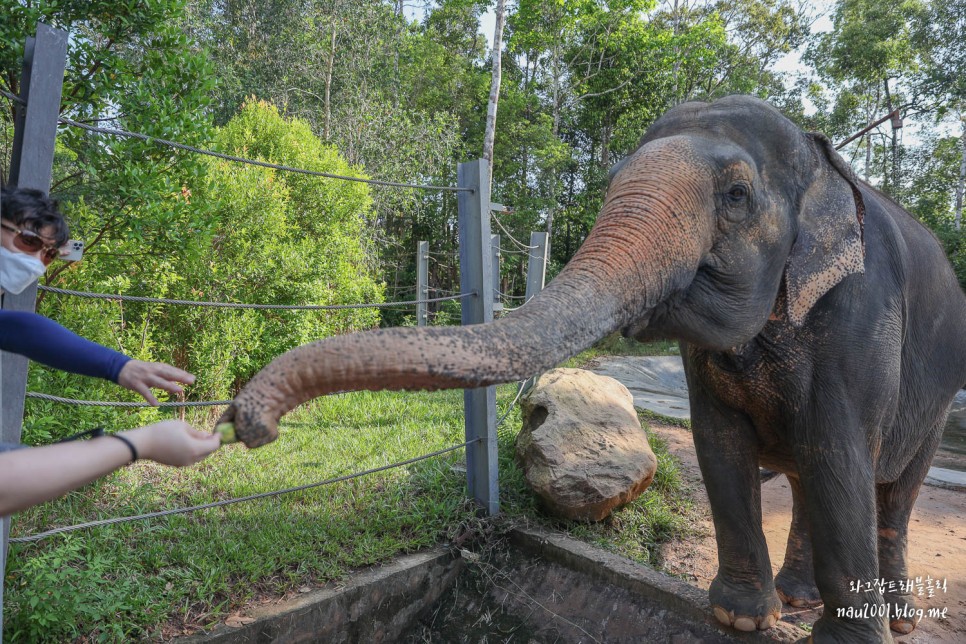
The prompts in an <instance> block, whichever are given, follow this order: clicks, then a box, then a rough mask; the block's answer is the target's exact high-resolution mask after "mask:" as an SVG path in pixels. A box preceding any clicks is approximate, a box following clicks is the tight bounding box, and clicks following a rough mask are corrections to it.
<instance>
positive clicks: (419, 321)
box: [416, 241, 429, 326]
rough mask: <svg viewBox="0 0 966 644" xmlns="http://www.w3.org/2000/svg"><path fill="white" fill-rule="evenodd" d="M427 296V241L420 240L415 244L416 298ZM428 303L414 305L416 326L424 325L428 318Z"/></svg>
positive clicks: (426, 297)
mask: <svg viewBox="0 0 966 644" xmlns="http://www.w3.org/2000/svg"><path fill="white" fill-rule="evenodd" d="M428 298H429V242H428V241H421V242H419V243H418V244H417V246H416V299H417V300H425V299H428ZM428 311H429V309H428V305H427V304H426V302H419V303H418V304H417V305H416V326H426V321H427V319H428V317H429V316H428Z"/></svg>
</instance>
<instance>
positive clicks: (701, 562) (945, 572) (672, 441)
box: [650, 422, 966, 644]
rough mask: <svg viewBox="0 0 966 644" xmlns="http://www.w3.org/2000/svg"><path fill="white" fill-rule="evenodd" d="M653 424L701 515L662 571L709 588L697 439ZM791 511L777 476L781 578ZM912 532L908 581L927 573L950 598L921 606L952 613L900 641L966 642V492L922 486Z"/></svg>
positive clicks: (774, 534)
mask: <svg viewBox="0 0 966 644" xmlns="http://www.w3.org/2000/svg"><path fill="white" fill-rule="evenodd" d="M650 424H651V427H652V428H653V429H654V431H655V432H656V433H657V434H658V435H659V436H660V437H662V438H663V439H664V440H666V441H667V443H668V446H669V448H670V450H671V452H672V453H673V454H674V455H676V456H677V457H678V459H680V461H681V462H682V464H683V468H682V469H683V473H684V475H685V478H686V480H687V481H688V482H689V484H691V485H692V486H693V487H694V491H695V494H694V497H695V499H696V501H697V503H698V504H699V506H700V507H699V510H700V515H701V517H702V519H701V520H700V521H699V522H698V525H697V526H696V527H697V532H698V534H697V535H696V536H694V537H692V538H689V539H686V540H682V541H677V542H675V543H673V544H668V545H667V546H665V548H664V550H663V552H662V555H663V557H664V568H665V570H666V571H667V572H670V573H672V574H675V575H679V576H680V577H682V578H684V579H686V580H688V581H689V582H691V583H694V584H696V585H698V586H700V587H701V588H708V586H709V585H710V583H711V580H712V578H713V577H714V574H715V571H716V569H717V547H716V545H715V540H714V528H713V525H712V522H711V512H710V509H709V506H708V498H707V494H706V493H705V491H704V487H703V485H702V484H701V473H700V471H699V469H698V464H697V458H696V457H695V454H694V444H693V442H692V440H691V433H690V432H689V431H688V430H686V429H682V428H680V427H673V426H670V425H661V424H657V423H653V422H652V423H650ZM791 512H792V494H791V490H790V489H789V486H788V482H787V481H786V480H785V477H784V476H779V477H777V478H774V479H772V480H770V481H768V482H766V483H764V484H763V485H762V513H763V523H764V529H765V538H766V539H767V541H768V549H769V554H770V558H771V562H772V567H773V568H774V572H775V573H776V574H777V573H778V570H779V568H780V567H781V563H782V559H783V557H784V553H785V543H786V540H787V538H788V528H789V524H790V523H791ZM909 533H910V534H909V553H910V560H909V573H910V576H912V577H914V578H915V577H921V578H922V579H923V581H925V579H926V576H927V575H928V576H930V577H931V578H932V579H933V580H945V581H946V590H945V592H943V591H942V590H941V589H937V590H935V591H934V596H933V597H931V598H927V597H926V594H927V593H926V591H925V589H924V591H923V594H922V596H921V597H919V598H918V599H919V600H920V607H921V608H923V609H924V610H928V609H929V608H935V609H938V610H939V611H942V609H944V608H945V609H947V610H946V618H945V619H941V618H937V617H930V616H928V615H927V616H924V617H923V619H922V621H921V622H920V623H919V626H918V627H917V628H916V630H914V631H913V632H912V633H911V634H909V635H904V636H901V637H896V641H897V642H902V643H903V644H925V643H927V642H930V643H931V642H943V643H946V642H950V643H952V642H956V643H959V642H966V491H961V490H950V489H943V488H939V487H932V486H923V488H922V490H921V491H920V493H919V499H918V501H917V502H916V506H915V509H914V511H913V514H912V521H911V524H910V528H909ZM934 588H935V584H934ZM782 615H783V619H784V620H785V621H789V622H791V623H793V624H801V623H805V624H811V623H813V622H814V621H815V620H816V619H818V617H819V616H820V615H821V608H820V607H819V608H817V609H812V610H808V609H798V608H793V607H791V606H788V605H786V606H784V607H783V609H782ZM894 635H895V634H894Z"/></svg>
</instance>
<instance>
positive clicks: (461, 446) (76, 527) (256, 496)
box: [9, 438, 482, 543]
mask: <svg viewBox="0 0 966 644" xmlns="http://www.w3.org/2000/svg"><path fill="white" fill-rule="evenodd" d="M481 440H482V439H480V438H474V439H472V440H468V441H466V442H465V443H460V444H459V445H453V446H451V447H445V448H443V449H439V450H436V451H435V452H431V453H429V454H423V455H422V456H416V457H414V458H410V459H408V460H405V461H400V462H398V463H391V464H389V465H383V466H381V467H374V468H372V469H368V470H364V471H362V472H355V473H353V474H346V475H345V476H337V477H335V478H331V479H326V480H324V481H318V482H317V483H308V484H306V485H299V486H297V487H290V488H285V489H284V490H275V491H273V492H260V493H258V494H251V495H249V496H243V497H238V498H235V499H226V500H224V501H215V502H213V503H204V504H202V505H193V506H191V507H185V508H174V509H171V510H161V511H158V512H149V513H147V514H138V515H134V516H127V517H116V518H113V519H101V520H99V521H88V522H87V523H79V524H76V525H71V526H66V527H63V528H54V529H52V530H47V531H45V532H38V533H37V534H32V535H28V536H25V537H11V538H10V539H9V542H10V543H31V542H34V541H40V540H41V539H46V538H47V537H52V536H54V535H57V534H63V533H65V532H73V531H75V530H84V529H87V528H96V527H100V526H107V525H114V524H116V523H127V522H129V521H146V520H148V519H154V518H157V517H166V516H171V515H174V514H186V513H188V512H197V511H199V510H207V509H210V508H218V507H222V506H226V505H233V504H235V503H242V502H245V501H254V500H257V499H265V498H269V497H275V496H280V495H283V494H291V493H293V492H301V491H303V490H310V489H312V488H316V487H321V486H323V485H332V484H334V483H341V482H343V481H349V480H351V479H355V478H360V477H363V476H367V475H369V474H376V473H378V472H384V471H386V470H390V469H394V468H397V467H405V466H407V465H412V464H413V463H418V462H420V461H425V460H428V459H430V458H435V457H437V456H441V455H443V454H446V453H447V452H453V451H456V450H458V449H464V448H465V447H467V446H468V445H471V444H473V443H476V442H479V441H481Z"/></svg>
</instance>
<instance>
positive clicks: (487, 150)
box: [483, 0, 505, 183]
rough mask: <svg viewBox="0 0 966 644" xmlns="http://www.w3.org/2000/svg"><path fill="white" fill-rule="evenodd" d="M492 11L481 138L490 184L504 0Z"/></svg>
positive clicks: (498, 86) (498, 96)
mask: <svg viewBox="0 0 966 644" xmlns="http://www.w3.org/2000/svg"><path fill="white" fill-rule="evenodd" d="M493 11H494V13H495V14H496V28H495V29H494V30H493V78H492V80H491V81H490V104H489V106H488V107H487V109H486V134H485V136H484V137H483V158H484V159H485V160H486V163H487V165H489V166H490V181H491V183H492V181H493V140H494V139H495V138H496V108H497V104H498V103H499V101H500V78H501V75H502V66H501V62H502V61H501V57H502V52H503V23H504V17H505V15H504V13H505V12H504V0H497V3H496V8H495V9H494V10H493Z"/></svg>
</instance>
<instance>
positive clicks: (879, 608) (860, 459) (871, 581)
mask: <svg viewBox="0 0 966 644" xmlns="http://www.w3.org/2000/svg"><path fill="white" fill-rule="evenodd" d="M842 416H843V415H841V414H840V415H838V417H842ZM828 417H836V416H835V415H830V416H828ZM852 435H853V436H854V434H852ZM848 436H849V430H848V429H846V428H838V430H837V431H822V430H821V429H817V430H816V429H815V428H814V427H813V428H811V429H810V432H809V434H808V436H807V437H802V439H800V441H799V443H798V444H797V445H796V452H797V454H796V456H797V459H798V461H799V462H798V470H799V477H800V480H801V482H802V486H803V488H804V497H805V506H806V510H807V513H808V524H809V528H810V532H811V538H812V544H813V558H814V564H815V565H814V569H815V582H816V584H817V586H818V590H819V593H820V594H821V597H822V602H823V603H824V604H825V607H824V610H823V613H822V617H821V618H819V620H818V621H817V622H815V624H814V626H813V629H812V636H813V638H814V641H815V642H821V643H824V642H842V643H851V642H892V635H891V634H890V632H889V619H888V606H887V604H886V602H885V599H884V598H883V596H882V594H881V593H880V592H879V590H878V585H877V583H876V582H877V581H878V579H879V564H878V553H877V543H876V532H877V527H876V499H875V484H874V477H873V473H872V464H871V457H870V456H869V455H868V452H867V450H866V449H865V445H864V441H861V444H857V443H859V441H856V443H850V442H849V441H848V440H847V437H848Z"/></svg>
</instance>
